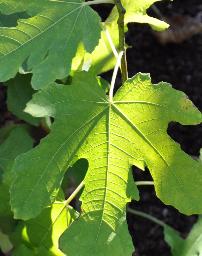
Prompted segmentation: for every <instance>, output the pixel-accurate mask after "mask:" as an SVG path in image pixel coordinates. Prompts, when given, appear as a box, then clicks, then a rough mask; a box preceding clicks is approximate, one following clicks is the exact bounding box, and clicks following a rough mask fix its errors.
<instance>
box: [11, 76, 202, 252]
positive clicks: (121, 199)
mask: <svg viewBox="0 0 202 256" xmlns="http://www.w3.org/2000/svg"><path fill="white" fill-rule="evenodd" d="M26 111H27V112H29V113H31V114H34V115H35V116H38V117H41V116H46V115H50V116H52V117H54V118H55V122H54V124H53V125H52V131H51V133H50V135H48V136H47V137H46V138H45V139H43V140H42V142H41V143H40V145H39V146H37V147H35V148H34V149H33V150H31V151H29V152H28V153H25V154H23V155H21V156H19V157H18V158H17V159H16V162H15V165H14V168H13V171H14V172H15V173H16V174H17V175H16V179H15V180H14V181H13V184H12V187H11V205H12V209H13V211H14V215H15V218H22V219H25V220H26V219H29V218H32V217H34V216H36V215H38V214H39V213H40V212H41V210H42V209H43V208H44V207H45V206H48V205H50V204H51V203H52V202H53V201H54V200H55V197H56V195H57V193H58V191H59V188H60V185H61V182H62V179H63V176H64V173H65V172H66V169H67V167H68V166H71V165H72V164H73V163H74V162H75V161H76V160H77V159H80V158H86V159H87V160H88V163H89V168H88V171H87V174H86V177H85V179H84V182H85V188H84V191H83V193H82V196H81V200H82V217H81V218H80V220H79V221H77V222H75V223H73V224H72V227H70V230H73V231H72V232H73V233H74V232H75V230H79V229H80V230H81V231H80V235H83V236H84V237H86V230H85V229H82V228H81V225H84V226H85V223H92V221H93V223H94V224H92V229H93V230H94V232H93V234H94V236H95V237H96V244H97V245H98V247H99V244H101V243H102V241H103V239H108V238H109V237H111V236H110V234H111V233H112V232H114V233H115V235H117V237H119V234H118V229H119V226H120V222H119V221H120V219H122V218H123V216H124V214H125V205H126V203H127V202H129V201H130V200H131V198H134V199H136V200H138V198H139V196H138V191H137V187H136V186H135V184H134V189H133V190H132V189H131V180H132V177H131V176H132V175H131V172H130V167H131V166H132V165H135V166H137V167H139V168H141V169H143V170H144V168H145V167H146V166H147V167H148V169H149V170H150V172H151V175H152V177H153V179H154V185H155V189H156V193H157V196H158V197H159V198H160V199H161V200H162V201H163V202H164V203H165V204H169V205H173V206H174V207H176V208H177V209H179V210H180V211H181V212H183V213H186V214H193V213H200V212H201V211H202V206H201V204H200V202H201V194H202V166H201V164H200V163H199V162H198V161H195V160H193V159H192V158H191V157H189V156H188V155H187V154H185V153H184V152H183V151H182V150H181V149H180V146H179V145H178V144H177V143H175V142H174V141H173V140H172V139H171V138H170V137H169V136H168V134H167V127H168V124H169V122H171V121H175V122H179V123H181V124H185V125H188V124H189V125H191V124H198V123H200V122H201V121H202V115H201V113H200V112H199V110H197V109H196V108H195V107H194V106H193V104H192V103H191V101H190V100H188V99H187V97H186V95H185V94H184V93H182V92H179V91H177V90H175V89H173V88H172V87H171V86H170V85H168V84H166V83H163V82H162V83H159V84H157V85H153V84H152V83H151V79H150V77H149V75H148V74H141V73H139V74H137V75H136V76H134V77H133V78H131V79H129V80H128V81H127V82H126V83H125V84H124V85H123V86H122V87H121V88H120V89H119V90H118V92H117V93H116V95H115V96H114V98H113V100H112V101H111V100H110V99H109V98H108V96H107V95H106V93H105V91H104V90H102V88H101V87H100V85H99V83H98V81H97V80H96V78H94V77H93V76H92V75H91V74H89V73H85V72H83V73H80V74H78V75H77V76H76V77H75V78H74V79H73V83H72V85H70V86H62V85H53V86H51V87H48V88H46V89H44V90H42V91H41V92H39V93H37V94H36V95H35V96H34V98H33V100H32V101H31V102H30V103H29V104H28V105H27V108H26ZM22 177H23V179H22ZM190 184H191V185H190ZM22 188H23V190H22ZM170 188H172V189H170ZM81 223H83V224H81ZM125 228H126V227H125ZM69 236H71V235H69V234H68V231H67V237H69ZM64 239H65V238H64ZM87 239H88V238H86V241H87ZM62 241H64V240H62ZM110 241H111V242H112V241H113V240H110ZM84 243H85V242H84ZM62 244H63V242H62ZM105 244H106V243H105ZM112 244H113V242H112ZM112 244H111V245H112ZM115 244H116V243H115ZM106 246H108V244H106ZM109 246H110V245H109ZM115 246H117V245H115ZM65 248H66V249H65V252H66V250H67V247H65ZM75 248H76V247H75V246H74V243H71V241H69V243H68V250H70V251H71V253H72V254H70V255H75V253H76V251H75ZM82 248H86V247H85V246H84V245H83V247H82ZM105 249H106V252H107V250H108V249H107V247H106V248H105ZM93 250H95V248H94V247H93V248H92V251H93ZM129 250H131V247H130V246H129ZM87 252H88V251H86V252H83V253H87ZM106 255H108V254H106Z"/></svg>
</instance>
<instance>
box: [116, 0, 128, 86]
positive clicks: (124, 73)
mask: <svg viewBox="0 0 202 256" xmlns="http://www.w3.org/2000/svg"><path fill="white" fill-rule="evenodd" d="M114 3H115V5H116V7H117V10H118V13H119V18H118V21H117V24H118V29H119V51H120V52H121V51H123V56H122V58H121V77H122V83H123V84H124V82H125V81H126V80H127V79H128V68H127V61H126V47H125V24H124V19H125V14H126V10H125V8H124V6H123V5H122V2H121V0H114Z"/></svg>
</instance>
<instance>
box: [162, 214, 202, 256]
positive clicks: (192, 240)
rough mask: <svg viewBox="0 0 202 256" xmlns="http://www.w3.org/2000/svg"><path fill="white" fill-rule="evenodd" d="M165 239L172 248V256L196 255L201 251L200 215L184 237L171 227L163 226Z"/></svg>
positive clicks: (201, 221)
mask: <svg viewBox="0 0 202 256" xmlns="http://www.w3.org/2000/svg"><path fill="white" fill-rule="evenodd" d="M164 234H165V240H166V242H167V243H168V244H169V245H170V247H171V249H172V255H173V256H197V255H201V252H202V217H199V220H198V221H197V223H196V224H195V225H194V227H193V228H192V230H191V232H190V233H189V235H188V237H187V238H186V239H183V238H181V237H180V236H179V234H178V233H177V232H176V231H175V230H174V229H172V228H169V227H165V228H164Z"/></svg>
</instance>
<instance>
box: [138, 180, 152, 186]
mask: <svg viewBox="0 0 202 256" xmlns="http://www.w3.org/2000/svg"><path fill="white" fill-rule="evenodd" d="M135 184H136V185H137V186H148V185H149V186H150V185H151V186H153V185H154V182H153V181H136V182H135Z"/></svg>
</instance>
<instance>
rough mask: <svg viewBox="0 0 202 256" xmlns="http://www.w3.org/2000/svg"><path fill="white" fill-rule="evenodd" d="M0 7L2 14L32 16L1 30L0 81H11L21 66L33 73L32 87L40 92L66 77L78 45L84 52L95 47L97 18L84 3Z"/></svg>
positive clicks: (16, 3)
mask: <svg viewBox="0 0 202 256" xmlns="http://www.w3.org/2000/svg"><path fill="white" fill-rule="evenodd" d="M0 7H1V11H2V13H6V14H11V13H15V12H17V11H21V12H23V11H27V13H28V14H29V15H30V16H31V17H30V18H28V19H21V20H18V25H17V26H16V27H1V28H0V69H1V72H0V81H6V80H8V79H10V78H12V77H14V76H15V75H16V73H17V72H18V70H19V68H20V67H21V66H22V68H23V69H24V71H26V72H33V73H34V75H33V78H32V85H33V87H34V88H35V89H39V88H42V87H44V86H46V85H48V84H49V83H51V82H53V81H55V80H56V79H63V78H64V77H66V76H67V75H68V74H69V71H70V67H71V61H72V58H73V57H74V56H75V54H76V50H77V47H78V45H79V43H81V42H82V43H83V44H84V47H85V49H86V51H87V52H91V51H93V49H94V48H95V46H96V45H97V43H98V40H99V37H100V31H101V28H100V18H99V16H98V15H97V14H96V13H95V12H94V11H93V10H92V9H91V8H90V7H89V6H88V4H86V3H84V2H83V1H80V0H74V1H72V0H64V1H49V0H43V1H41V0H40V1H39V0H35V1H31V0H27V1H10V0H9V1H8V0H1V1H0ZM50 70H51V72H50ZM24 71H23V72H24Z"/></svg>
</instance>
